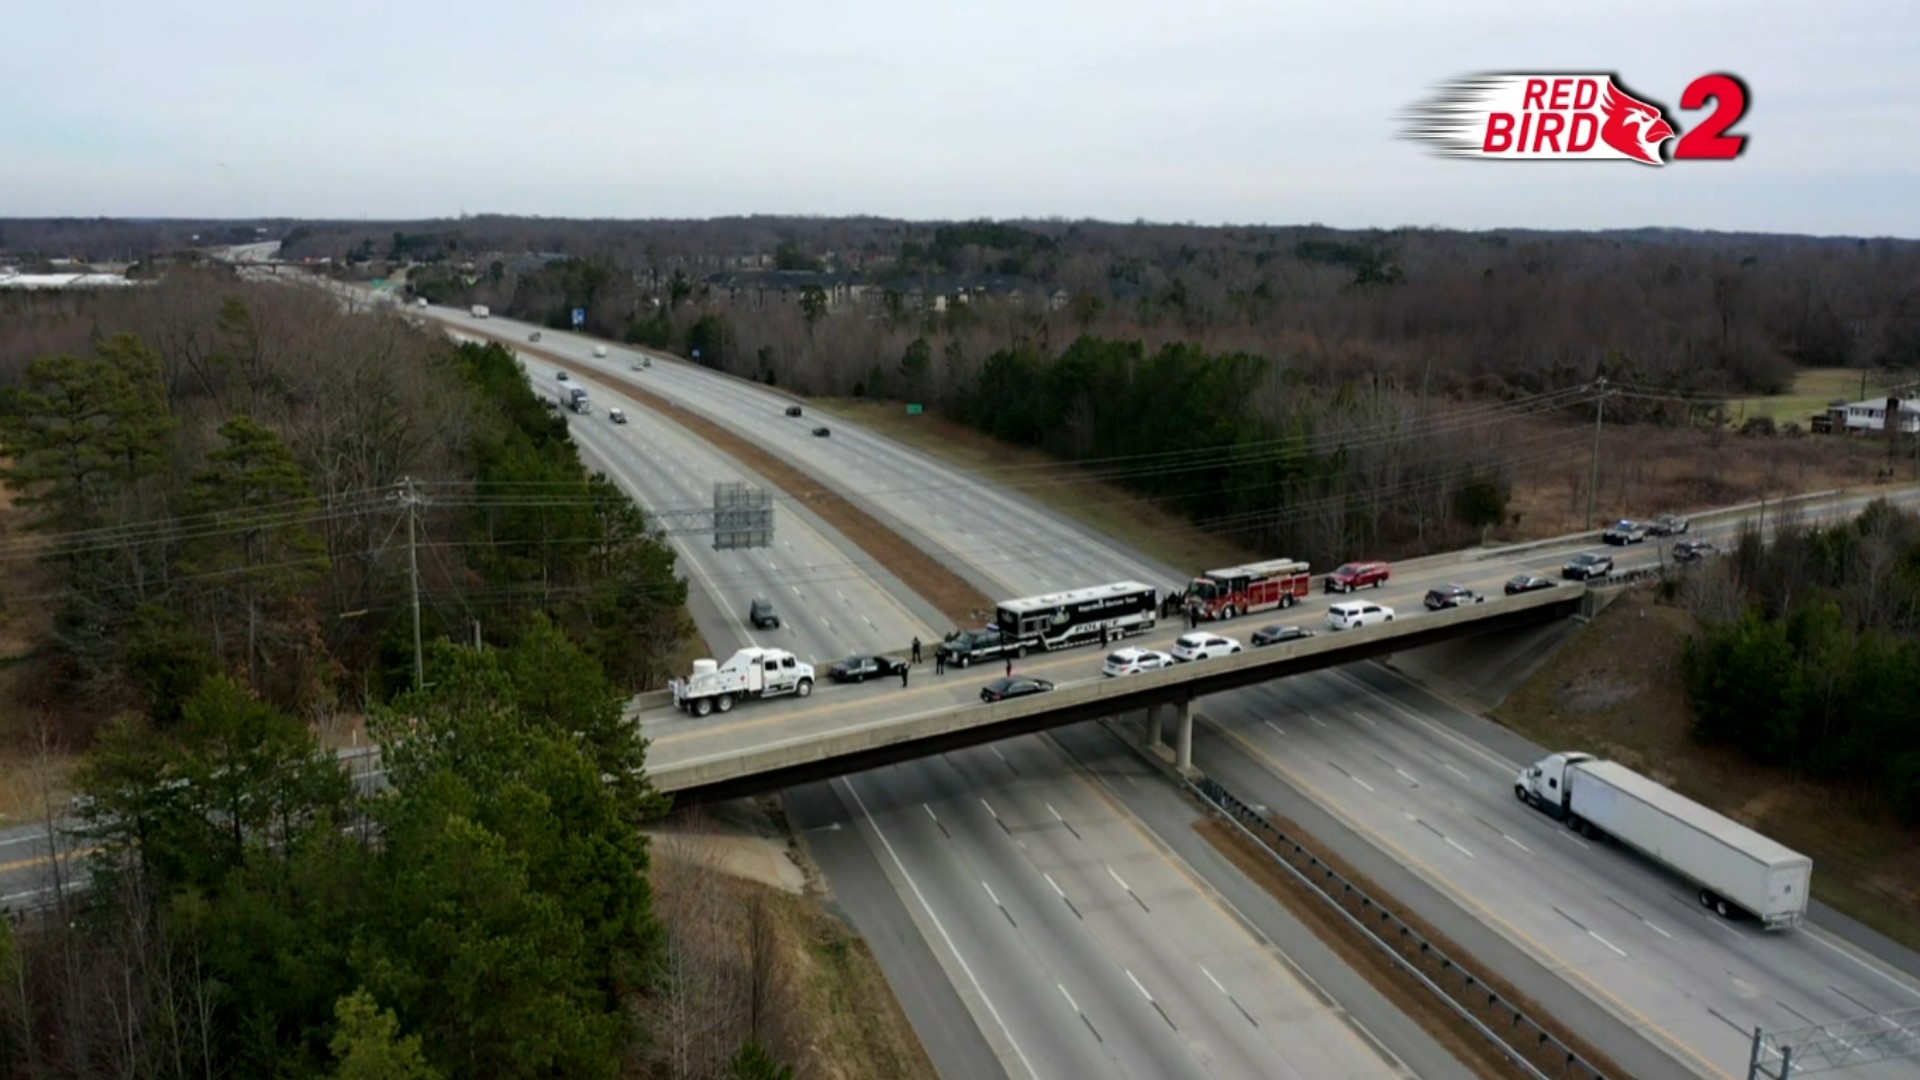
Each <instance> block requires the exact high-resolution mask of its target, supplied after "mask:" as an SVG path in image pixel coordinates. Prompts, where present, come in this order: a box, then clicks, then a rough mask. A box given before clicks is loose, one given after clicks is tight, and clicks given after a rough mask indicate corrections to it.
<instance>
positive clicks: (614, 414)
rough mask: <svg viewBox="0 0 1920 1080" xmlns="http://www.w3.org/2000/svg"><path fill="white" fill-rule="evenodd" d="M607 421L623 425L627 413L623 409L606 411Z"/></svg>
mask: <svg viewBox="0 0 1920 1080" xmlns="http://www.w3.org/2000/svg"><path fill="white" fill-rule="evenodd" d="M607 419H609V420H611V421H613V422H614V423H616V424H624V423H626V422H627V411H626V410H625V409H608V410H607Z"/></svg>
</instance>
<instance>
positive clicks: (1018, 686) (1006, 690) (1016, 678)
mask: <svg viewBox="0 0 1920 1080" xmlns="http://www.w3.org/2000/svg"><path fill="white" fill-rule="evenodd" d="M1051 689H1053V683H1051V682H1049V681H1048V680H1046V679H1030V678H1028V677H1027V676H1025V675H1012V676H1009V677H1007V678H1004V679H995V680H993V681H992V682H990V683H988V684H987V685H985V686H983V687H981V688H980V700H981V701H986V702H994V701H1005V700H1007V699H1008V698H1017V697H1026V696H1027V695H1028V694H1044V693H1046V692H1047V691H1049V690H1051Z"/></svg>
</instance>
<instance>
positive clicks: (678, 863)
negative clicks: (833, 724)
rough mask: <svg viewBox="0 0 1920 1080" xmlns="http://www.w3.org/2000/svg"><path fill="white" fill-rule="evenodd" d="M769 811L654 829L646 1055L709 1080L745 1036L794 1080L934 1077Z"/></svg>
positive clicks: (687, 818) (697, 817) (863, 947)
mask: <svg viewBox="0 0 1920 1080" xmlns="http://www.w3.org/2000/svg"><path fill="white" fill-rule="evenodd" d="M766 809H767V808H766V807H764V806H761V805H751V806H749V805H744V804H743V805H742V806H737V807H734V808H732V810H733V812H734V814H735V815H736V816H737V817H740V818H743V819H749V820H734V821H728V822H720V821H717V820H715V819H714V818H710V817H706V816H705V815H704V813H703V812H695V813H692V814H687V815H676V817H675V818H674V819H673V820H671V821H669V822H665V823H663V824H662V826H661V827H660V828H659V829H658V830H655V831H654V832H655V836H654V840H653V843H652V850H653V874H652V877H653V881H654V888H655V893H656V896H657V900H656V905H655V907H656V910H657V911H658V912H659V914H660V917H661V921H662V923H663V924H664V926H665V929H666V932H667V947H666V951H667V960H666V962H665V964H664V976H663V978H662V980H661V987H660V992H661V994H662V995H663V997H664V998H665V1001H664V1002H663V1003H662V1007H661V1008H658V1009H653V1008H650V1009H649V1012H650V1013H652V1014H654V1015H657V1016H658V1018H659V1020H660V1024H661V1030H660V1033H659V1034H658V1035H657V1036H656V1040H655V1042H656V1047H655V1051H654V1052H655V1053H656V1054H658V1055H660V1056H661V1057H663V1058H664V1059H666V1063H669V1064H671V1065H673V1066H676V1067H677V1071H678V1072H679V1074H680V1075H714V1074H716V1072H717V1068H718V1066H720V1065H721V1064H722V1063H724V1061H725V1060H726V1058H727V1057H729V1056H731V1055H732V1054H733V1053H734V1052H735V1051H736V1050H737V1049H738V1048H739V1046H740V1044H741V1042H742V1041H744V1040H745V1038H746V1037H747V1035H748V1034H749V1033H752V1034H754V1035H755V1036H757V1037H758V1038H759V1040H760V1042H761V1043H762V1044H763V1045H765V1046H766V1047H767V1048H768V1049H769V1050H770V1051H771V1052H772V1053H773V1055H774V1056H775V1057H776V1058H777V1059H779V1060H780V1061H782V1062H784V1063H787V1064H790V1065H792V1066H793V1068H794V1075H795V1077H796V1080H812V1078H822V1080H896V1078H900V1077H922V1076H933V1075H935V1071H934V1068H933V1064H932V1061H931V1060H930V1059H929V1058H928V1057H927V1053H926V1050H925V1048H924V1047H922V1046H921V1044H920V1039H919V1036H918V1035H917V1034H916V1033H915V1032H914V1030H913V1025H912V1023H911V1022H910V1021H909V1020H908V1019H907V1015H906V1011H905V1010H904V1009H902V1008H901V1007H900V1003H899V1002H898V1001H897V1000H896V999H895V998H894V996H893V990H892V988H891V987H890V986H888V985H887V980H886V976H885V974H884V973H882V972H881V970H880V965H879V963H878V961H876V960H875V959H874V956H873V953H872V951H871V950H870V949H869V948H868V946H867V943H866V942H865V941H864V940H862V939H861V938H860V937H859V935H857V934H855V933H854V932H852V931H851V930H849V929H848V928H847V927H846V926H845V925H844V924H843V923H841V922H840V920H839V919H837V918H835V917H834V916H833V915H831V914H830V913H828V911H827V910H826V909H825V907H824V906H823V904H822V902H821V898H822V896H823V894H824V886H823V883H822V882H821V881H820V879H819V876H818V873H817V872H816V871H815V870H814V869H813V868H812V866H811V864H810V863H809V862H808V861H807V859H806V857H805V854H804V852H803V851H802V850H801V848H800V846H799V845H798V844H796V843H794V841H793V840H792V838H791V837H789V836H783V835H781V827H780V826H779V825H778V823H777V821H778V814H777V812H775V813H773V814H768V813H765V812H764V811H765V810H766ZM776 811H777V808H776Z"/></svg>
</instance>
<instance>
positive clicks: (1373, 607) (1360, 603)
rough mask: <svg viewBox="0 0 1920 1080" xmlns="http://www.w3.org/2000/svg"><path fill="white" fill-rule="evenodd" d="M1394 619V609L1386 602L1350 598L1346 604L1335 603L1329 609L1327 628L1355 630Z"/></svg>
mask: <svg viewBox="0 0 1920 1080" xmlns="http://www.w3.org/2000/svg"><path fill="white" fill-rule="evenodd" d="M1392 621H1393V609H1392V608H1390V607H1388V606H1387V605H1385V604H1374V603H1369V602H1368V601H1365V600H1349V601H1347V602H1346V603H1344V604H1335V605H1333V606H1332V607H1330V608H1328V609H1327V628H1328V629H1330V630H1353V629H1357V628H1359V627H1362V626H1372V625H1374V624H1376V623H1390V622H1392Z"/></svg>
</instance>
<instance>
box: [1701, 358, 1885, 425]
mask: <svg viewBox="0 0 1920 1080" xmlns="http://www.w3.org/2000/svg"><path fill="white" fill-rule="evenodd" d="M1862 387H1864V388H1865V392H1864V393H1863V392H1862ZM1885 389H1886V379H1885V377H1884V376H1883V375H1881V374H1880V373H1879V372H1877V371H1865V370H1861V369H1859V368H1809V369H1806V370H1803V371H1801V372H1800V373H1799V374H1798V375H1796V376H1795V377H1794V380H1793V389H1792V390H1789V391H1788V392H1786V393H1784V394H1775V395H1770V396H1767V397H1750V398H1734V399H1733V400H1731V401H1729V402H1727V417H1728V419H1729V420H1730V421H1731V422H1732V424H1733V426H1734V428H1735V429H1736V430H1738V428H1739V427H1740V425H1741V424H1743V423H1745V422H1746V421H1747V420H1749V419H1751V418H1753V417H1756V416H1764V417H1767V418H1769V419H1771V420H1772V421H1773V422H1774V423H1776V424H1786V423H1795V424H1799V425H1800V426H1801V427H1802V428H1805V427H1806V426H1807V419H1808V418H1809V417H1811V416H1814V415H1816V414H1819V413H1824V412H1826V411H1827V403H1828V402H1830V401H1833V400H1834V399H1835V398H1845V399H1847V400H1848V401H1859V400H1861V399H1862V398H1866V397H1871V396H1873V395H1875V394H1878V393H1881V392H1883V391H1884V390H1885Z"/></svg>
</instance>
